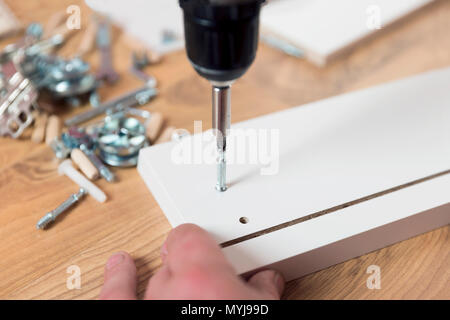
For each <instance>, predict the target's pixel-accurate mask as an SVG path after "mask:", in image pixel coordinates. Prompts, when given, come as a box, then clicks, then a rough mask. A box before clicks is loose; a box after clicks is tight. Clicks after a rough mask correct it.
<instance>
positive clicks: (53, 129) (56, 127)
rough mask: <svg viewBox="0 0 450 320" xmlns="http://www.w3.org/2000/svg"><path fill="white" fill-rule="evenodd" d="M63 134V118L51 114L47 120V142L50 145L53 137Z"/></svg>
mask: <svg viewBox="0 0 450 320" xmlns="http://www.w3.org/2000/svg"><path fill="white" fill-rule="evenodd" d="M60 134H61V119H60V118H59V117H58V116H55V115H53V116H50V117H49V118H48V120H47V128H46V130H45V143H46V144H48V145H50V143H51V142H52V141H53V139H55V138H58V137H59V135H60Z"/></svg>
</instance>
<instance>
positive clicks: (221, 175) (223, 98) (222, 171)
mask: <svg viewBox="0 0 450 320" xmlns="http://www.w3.org/2000/svg"><path fill="white" fill-rule="evenodd" d="M212 96H213V99H212V100H213V101H212V103H213V129H214V131H215V134H216V142H217V153H218V163H217V183H216V189H217V191H220V192H223V191H225V190H227V185H226V166H227V164H226V158H225V154H226V149H227V134H228V131H229V129H230V117H231V86H230V85H229V84H214V85H213V88H212Z"/></svg>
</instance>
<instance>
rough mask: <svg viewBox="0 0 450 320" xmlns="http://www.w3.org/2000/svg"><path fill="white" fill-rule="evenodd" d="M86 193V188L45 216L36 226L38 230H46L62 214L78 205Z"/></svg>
mask: <svg viewBox="0 0 450 320" xmlns="http://www.w3.org/2000/svg"><path fill="white" fill-rule="evenodd" d="M86 193H87V192H86V190H85V189H84V188H80V190H79V191H78V193H74V194H72V195H71V196H70V197H69V198H68V199H67V200H66V201H64V202H63V203H62V204H61V205H59V207H58V208H56V209H55V210H52V211H50V212H49V213H47V214H46V215H45V216H43V217H42V218H41V219H40V220H39V221H38V223H37V224H36V229H44V228H45V227H46V226H47V225H48V224H50V223H51V222H53V221H55V220H56V218H57V217H58V216H59V215H60V214H61V213H63V212H65V211H67V210H68V209H69V208H70V207H72V206H73V205H74V204H75V203H77V202H78V201H79V200H80V199H81V198H82V197H83V196H84V195H85V194H86Z"/></svg>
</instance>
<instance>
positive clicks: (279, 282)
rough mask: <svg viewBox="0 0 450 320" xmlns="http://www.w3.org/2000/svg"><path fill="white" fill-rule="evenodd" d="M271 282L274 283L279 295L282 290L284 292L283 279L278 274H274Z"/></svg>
mask: <svg viewBox="0 0 450 320" xmlns="http://www.w3.org/2000/svg"><path fill="white" fill-rule="evenodd" d="M273 281H274V284H275V287H276V288H277V290H278V293H279V294H280V295H281V294H282V293H283V290H284V279H283V277H282V276H281V275H280V274H279V273H278V272H275V276H274V277H273Z"/></svg>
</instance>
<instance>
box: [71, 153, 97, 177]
mask: <svg viewBox="0 0 450 320" xmlns="http://www.w3.org/2000/svg"><path fill="white" fill-rule="evenodd" d="M70 158H71V159H72V161H73V162H74V163H75V164H76V165H77V166H78V168H80V170H81V172H83V173H84V175H85V176H86V177H87V178H88V179H89V180H95V179H97V178H98V177H99V172H98V170H97V168H96V167H95V166H94V165H93V164H92V162H91V161H90V160H89V158H88V157H87V156H86V155H85V154H84V152H83V151H81V150H80V149H73V150H72V152H71V153H70Z"/></svg>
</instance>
